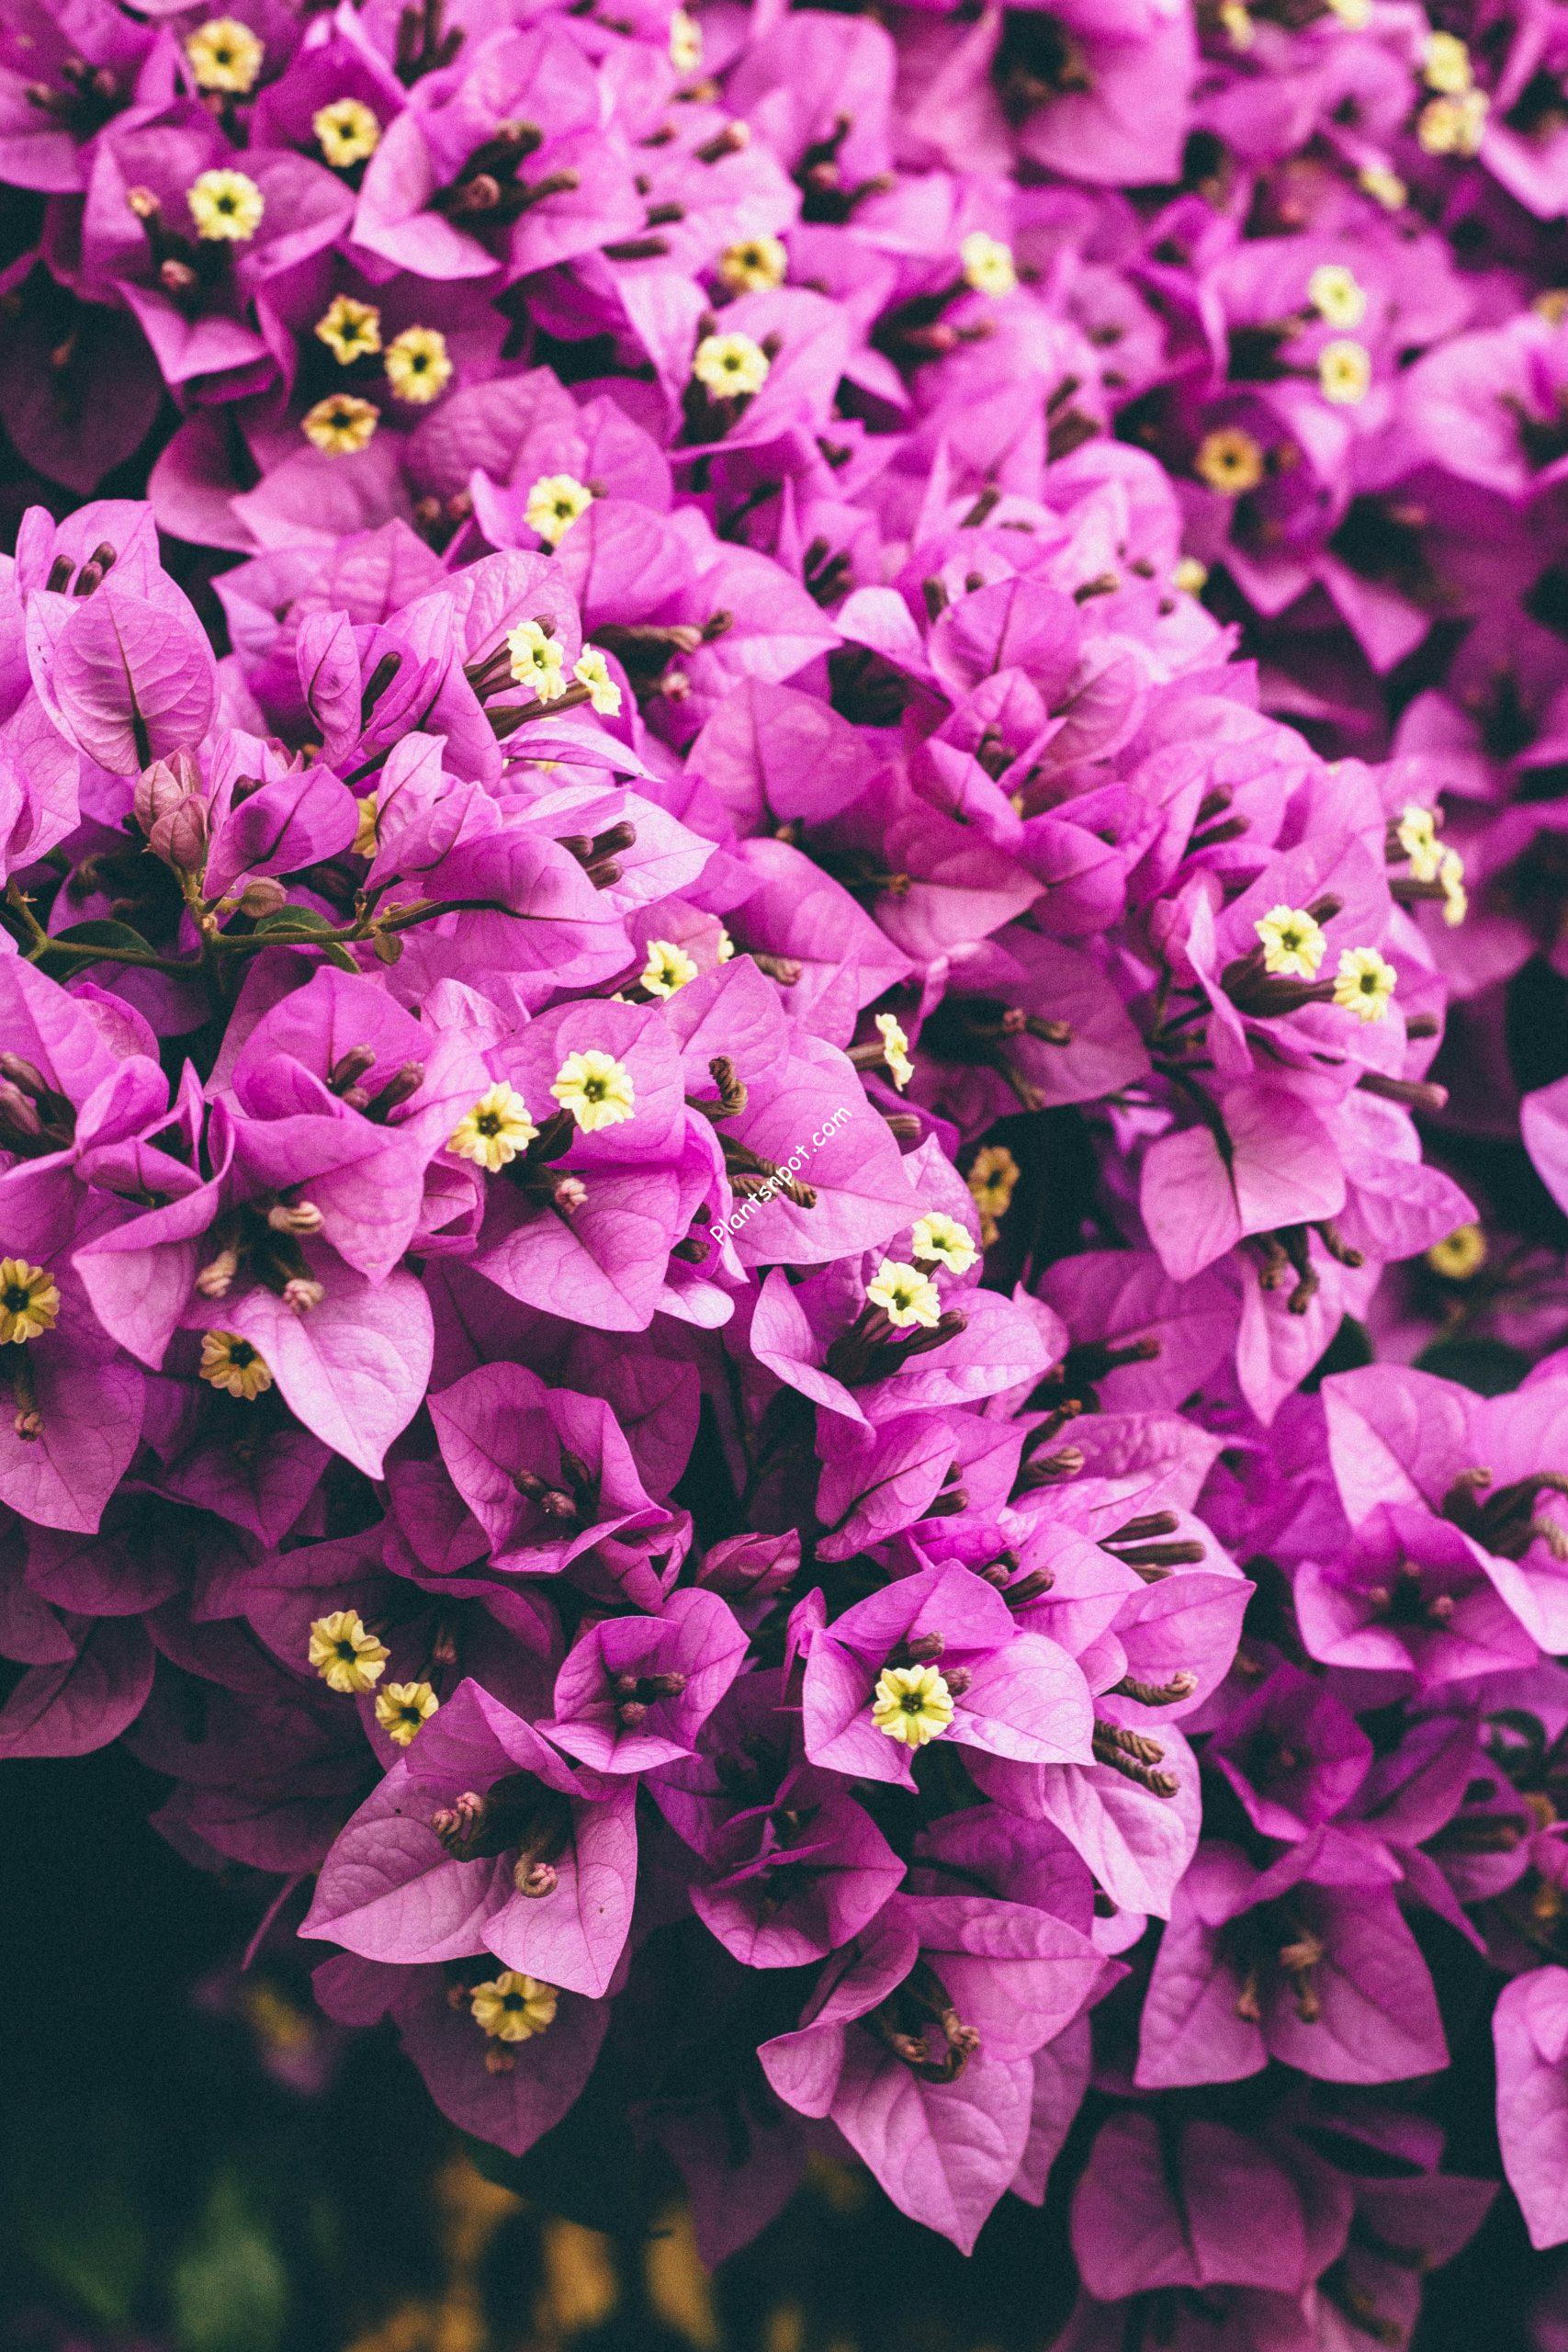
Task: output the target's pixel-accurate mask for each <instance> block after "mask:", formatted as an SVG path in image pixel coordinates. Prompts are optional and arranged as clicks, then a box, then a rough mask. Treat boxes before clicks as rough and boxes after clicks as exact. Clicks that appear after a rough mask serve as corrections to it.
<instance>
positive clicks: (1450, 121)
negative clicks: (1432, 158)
mask: <svg viewBox="0 0 1568 2352" xmlns="http://www.w3.org/2000/svg"><path fill="white" fill-rule="evenodd" d="M1491 105H1492V101H1491V99H1490V98H1489V97H1488V96H1487V95H1486V93H1485V91H1484V90H1466V91H1464V92H1463V93H1462V95H1461V96H1458V97H1451V98H1429V99H1428V100H1427V104H1426V105H1425V106H1424V107H1422V109H1421V111H1420V113H1419V114H1418V115H1417V116H1416V138H1417V140H1418V141H1420V144H1421V146H1422V148H1423V149H1424V151H1425V152H1426V153H1427V154H1428V155H1473V154H1474V153H1476V152H1477V150H1478V149H1479V147H1480V145H1481V141H1482V138H1483V135H1484V132H1485V130H1486V117H1487V114H1488V112H1489V111H1490V108H1491Z"/></svg>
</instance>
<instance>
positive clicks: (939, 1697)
mask: <svg viewBox="0 0 1568 2352" xmlns="http://www.w3.org/2000/svg"><path fill="white" fill-rule="evenodd" d="M871 1720H872V1722H873V1723H874V1724H875V1725H876V1728H877V1730H878V1731H882V1732H886V1735H887V1736H888V1738H889V1739H897V1740H900V1741H902V1743H903V1745H904V1746H905V1747H925V1746H926V1744H927V1742H928V1741H929V1740H933V1739H936V1738H938V1737H940V1736H941V1735H942V1733H943V1732H944V1731H945V1730H946V1729H947V1727H948V1725H949V1724H950V1723H951V1722H952V1721H953V1693H952V1692H951V1691H949V1689H948V1687H947V1684H946V1682H945V1681H944V1680H943V1679H942V1676H941V1675H940V1674H939V1673H938V1671H937V1669H936V1668H935V1667H934V1666H887V1667H884V1668H883V1670H882V1672H881V1674H880V1675H879V1676H878V1677H877V1683H876V1691H875V1694H874V1697H873V1700H872V1702H871Z"/></svg>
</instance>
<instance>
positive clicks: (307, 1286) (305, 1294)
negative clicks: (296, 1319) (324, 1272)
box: [283, 1274, 327, 1315]
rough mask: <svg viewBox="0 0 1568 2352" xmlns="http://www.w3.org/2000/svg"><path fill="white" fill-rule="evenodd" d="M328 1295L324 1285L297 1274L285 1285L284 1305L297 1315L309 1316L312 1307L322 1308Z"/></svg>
mask: <svg viewBox="0 0 1568 2352" xmlns="http://www.w3.org/2000/svg"><path fill="white" fill-rule="evenodd" d="M326 1295H327V1293H326V1285H325V1284H324V1283H318V1282H312V1281H310V1280H309V1279H308V1277H307V1276H305V1275H303V1274H296V1275H295V1276H294V1277H293V1279H292V1280H291V1281H289V1282H286V1283H284V1285H283V1304H284V1305H285V1306H288V1307H291V1308H292V1309H293V1311H294V1313H295V1314H296V1315H309V1314H310V1310H311V1308H312V1307H316V1306H320V1305H321V1301H322V1299H323V1298H325V1296H326Z"/></svg>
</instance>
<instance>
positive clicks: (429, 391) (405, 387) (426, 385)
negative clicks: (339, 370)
mask: <svg viewBox="0 0 1568 2352" xmlns="http://www.w3.org/2000/svg"><path fill="white" fill-rule="evenodd" d="M382 364H383V366H384V367H385V368H386V370H387V381H388V383H389V385H390V386H391V388H392V398H393V399H394V400H396V401H409V402H411V403H412V405H413V406H414V407H416V408H424V407H426V406H427V405H428V404H429V402H430V401H434V400H439V399H440V397H441V395H442V393H443V392H444V391H445V390H446V387H447V385H448V384H449V383H450V382H451V380H452V360H451V356H450V354H449V353H448V351H447V349H446V336H445V335H444V334H442V332H441V330H440V328H439V327H405V328H404V329H403V331H402V333H401V334H395V335H394V336H393V337H392V340H391V342H390V343H389V345H387V356H386V358H385V360H384V361H383V363H382Z"/></svg>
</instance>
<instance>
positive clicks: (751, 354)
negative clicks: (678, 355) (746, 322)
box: [692, 334, 772, 400]
mask: <svg viewBox="0 0 1568 2352" xmlns="http://www.w3.org/2000/svg"><path fill="white" fill-rule="evenodd" d="M771 365H772V362H771V361H770V359H769V357H768V355H767V353H766V352H765V351H764V350H763V349H762V346H761V344H760V343H753V342H752V340H751V338H750V335H749V334H705V335H704V337H703V339H702V341H701V343H699V344H698V345H697V347H696V350H695V351H694V354H693V355H692V373H693V375H694V377H695V378H696V379H697V382H698V383H699V384H701V385H703V386H704V388H705V390H708V391H710V392H712V393H713V394H714V395H715V397H716V399H719V400H739V399H740V398H741V397H742V396H745V395H750V393H752V392H760V391H761V389H762V386H763V385H764V384H765V383H766V382H767V380H768V370H769V368H770V367H771Z"/></svg>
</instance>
